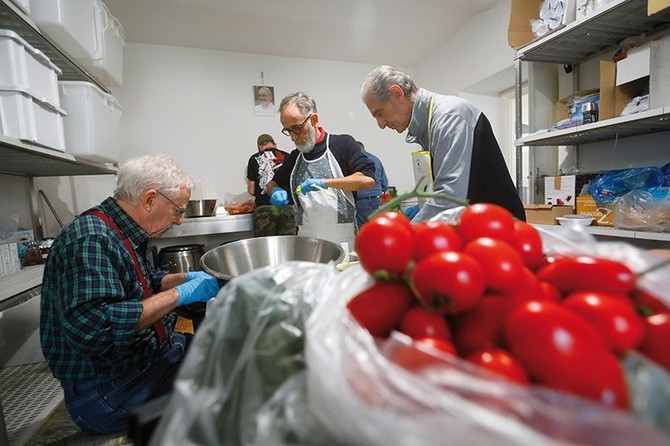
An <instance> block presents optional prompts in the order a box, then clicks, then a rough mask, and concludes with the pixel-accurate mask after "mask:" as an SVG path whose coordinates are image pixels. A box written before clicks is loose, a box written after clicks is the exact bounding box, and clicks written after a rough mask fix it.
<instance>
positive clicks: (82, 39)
mask: <svg viewBox="0 0 670 446" xmlns="http://www.w3.org/2000/svg"><path fill="white" fill-rule="evenodd" d="M100 9H102V6H101V5H100V2H99V1H97V0H30V10H31V12H30V17H31V18H32V19H33V20H34V21H35V23H36V24H37V26H38V27H39V29H40V31H42V32H43V33H44V34H46V35H48V36H49V37H51V39H52V40H53V41H54V42H55V43H56V44H58V45H59V46H60V47H61V48H62V49H63V50H64V51H65V52H67V53H68V54H69V55H70V56H72V57H74V58H75V59H80V58H89V59H90V58H92V57H93V55H94V54H97V53H98V52H99V51H100V35H101V34H102V33H101V32H98V30H97V29H96V16H98V15H99V14H100Z"/></svg>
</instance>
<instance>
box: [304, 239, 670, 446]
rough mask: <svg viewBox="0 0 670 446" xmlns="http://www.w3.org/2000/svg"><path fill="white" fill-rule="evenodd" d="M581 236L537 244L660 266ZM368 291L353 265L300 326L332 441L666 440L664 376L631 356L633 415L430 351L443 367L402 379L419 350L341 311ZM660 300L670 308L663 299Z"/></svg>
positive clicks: (664, 279)
mask: <svg viewBox="0 0 670 446" xmlns="http://www.w3.org/2000/svg"><path fill="white" fill-rule="evenodd" d="M583 235H584V238H583V239H581V240H580V243H579V244H575V245H574V246H573V244H572V243H570V244H569V246H567V247H566V241H565V239H564V238H562V236H556V235H555V234H552V233H547V234H543V238H544V242H545V246H546V247H547V250H549V251H553V250H555V249H556V248H565V251H572V252H575V253H577V252H581V253H585V254H586V253H593V254H600V255H604V256H608V257H610V258H622V257H625V261H626V263H628V264H629V266H631V267H632V268H633V269H635V270H636V271H640V270H643V269H645V268H647V267H649V266H651V265H653V264H654V263H655V262H657V261H658V258H657V257H655V256H653V255H651V254H648V253H646V252H643V251H640V250H637V249H635V248H633V247H630V246H629V247H628V249H622V247H621V246H620V245H619V244H615V245H608V244H605V243H597V242H596V241H595V240H594V239H593V238H592V237H590V236H589V235H588V234H586V233H584V234H583ZM619 251H623V252H619ZM370 284H371V282H370V277H369V275H368V274H367V273H366V272H364V271H363V269H362V268H361V267H360V266H359V265H357V266H354V267H351V268H349V269H347V270H345V271H344V272H343V273H342V275H341V276H340V277H339V280H338V281H337V283H336V284H335V286H334V287H333V288H332V289H330V290H329V292H328V295H327V296H326V297H325V298H324V299H323V300H322V301H321V302H320V304H319V305H318V306H317V308H316V309H315V310H314V313H313V314H312V316H311V317H310V319H309V320H308V323H307V328H306V331H307V343H306V347H305V348H306V351H305V356H306V360H307V385H308V388H307V397H308V401H309V403H310V407H311V410H312V413H313V414H314V415H315V417H316V418H318V420H319V422H320V423H321V424H322V425H323V426H324V428H325V429H326V430H327V432H329V434H330V435H331V436H333V437H334V438H336V439H337V440H338V441H339V442H341V443H343V444H350V445H357V444H365V445H388V444H420V445H422V446H423V445H443V444H446V443H448V444H454V445H461V444H462V445H472V444H496V445H537V444H543V445H558V444H561V445H564V444H600V445H608V446H609V445H630V444H645V445H650V444H654V445H667V444H668V442H669V441H670V425H669V424H668V419H669V418H670V394H669V392H668V391H667V390H664V391H659V389H668V388H670V376H669V374H668V373H667V372H665V371H664V370H662V369H660V367H658V366H656V365H655V364H653V363H652V362H651V361H648V360H646V359H645V358H643V357H641V356H640V355H635V354H632V355H629V356H628V357H627V358H626V359H625V360H624V362H623V365H624V367H625V370H626V376H627V380H628V381H629V390H630V392H631V406H632V409H631V411H621V410H613V409H608V408H606V407H604V406H601V405H599V404H597V403H595V402H592V401H590V400H586V399H582V398H579V397H576V396H573V395H570V394H567V393H563V392H557V391H554V390H551V389H548V388H546V387H542V386H537V385H531V386H529V387H525V386H521V385H517V384H515V383H512V382H510V381H506V380H503V379H500V378H495V377H493V376H492V375H490V374H488V373H486V371H485V370H483V369H481V368H478V367H473V365H472V364H470V363H468V362H466V361H463V360H461V359H459V358H457V357H455V356H451V355H446V354H441V353H440V352H436V351H428V350H423V353H424V354H430V355H432V356H434V357H435V358H438V359H439V360H440V361H442V362H443V365H444V366H443V367H439V368H435V367H429V368H426V369H424V370H423V371H419V372H417V371H409V370H407V369H406V368H404V367H401V366H400V365H399V364H400V361H399V360H398V356H397V355H398V352H403V355H406V354H407V351H408V349H409V350H410V351H415V352H416V351H417V350H420V347H417V346H416V345H414V344H412V342H411V340H410V339H409V338H407V337H406V336H404V335H401V334H398V333H395V334H392V335H391V336H390V337H389V338H387V339H383V340H380V339H375V338H373V337H372V336H371V335H370V333H369V332H368V331H367V330H365V329H363V328H362V327H361V326H360V325H358V323H357V322H356V321H354V320H353V319H352V318H351V317H350V316H349V313H348V311H347V310H346V303H347V302H348V301H349V300H350V299H351V298H352V297H353V296H355V295H356V294H357V293H358V292H360V291H362V290H364V289H365V288H367V287H368V286H369V285H370ZM645 284H646V285H647V286H650V287H653V288H652V289H656V290H659V289H665V290H670V274H668V269H667V268H666V269H665V270H658V271H656V274H650V275H649V276H648V277H645ZM657 287H658V288H657ZM660 297H661V298H662V299H664V300H666V303H670V296H668V295H667V292H665V294H664V295H662V296H660ZM585 373H588V372H587V371H585ZM654 425H655V426H656V427H654ZM663 429H665V436H664V434H663V433H662V432H661V430H663Z"/></svg>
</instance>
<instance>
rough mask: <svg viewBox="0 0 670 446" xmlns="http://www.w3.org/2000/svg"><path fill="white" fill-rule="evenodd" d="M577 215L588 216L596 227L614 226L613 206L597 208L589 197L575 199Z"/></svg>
mask: <svg viewBox="0 0 670 446" xmlns="http://www.w3.org/2000/svg"><path fill="white" fill-rule="evenodd" d="M576 213H577V214H578V215H588V216H591V217H593V218H594V219H595V220H594V221H593V224H594V225H596V226H614V206H598V204H597V203H596V201H595V200H594V199H593V197H592V196H591V195H588V194H587V195H580V196H579V197H577V212H576Z"/></svg>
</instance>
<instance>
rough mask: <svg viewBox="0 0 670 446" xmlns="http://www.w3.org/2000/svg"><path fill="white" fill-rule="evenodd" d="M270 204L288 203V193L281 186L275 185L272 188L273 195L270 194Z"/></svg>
mask: <svg viewBox="0 0 670 446" xmlns="http://www.w3.org/2000/svg"><path fill="white" fill-rule="evenodd" d="M270 204H271V205H272V206H283V205H285V204H288V194H287V193H286V191H285V190H284V189H282V188H281V187H275V188H274V189H272V195H270Z"/></svg>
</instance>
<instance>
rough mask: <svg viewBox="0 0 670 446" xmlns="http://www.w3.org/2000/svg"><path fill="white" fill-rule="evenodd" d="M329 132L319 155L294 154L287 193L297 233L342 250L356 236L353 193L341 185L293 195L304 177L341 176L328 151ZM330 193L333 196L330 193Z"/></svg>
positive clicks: (349, 246) (348, 248)
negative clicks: (338, 246)
mask: <svg viewBox="0 0 670 446" xmlns="http://www.w3.org/2000/svg"><path fill="white" fill-rule="evenodd" d="M329 143H330V135H326V150H325V152H324V153H323V155H321V156H320V157H319V158H317V159H315V160H311V161H310V160H307V159H305V157H304V155H303V154H302V153H301V154H300V155H298V159H297V160H296V163H295V166H294V167H293V171H292V172H291V182H290V184H291V194H292V195H293V202H294V203H296V206H297V212H296V222H297V224H298V235H302V236H305V237H315V238H320V239H324V240H330V241H331V242H334V243H337V244H338V245H342V243H346V244H347V246H346V247H345V251H346V252H347V253H348V252H349V251H350V250H352V249H354V240H355V237H356V204H355V201H354V194H353V193H352V192H351V191H347V190H342V189H326V190H317V191H314V192H308V193H307V194H300V195H297V194H296V193H295V189H296V187H298V186H300V184H302V182H303V181H305V180H306V179H308V178H318V179H321V178H324V179H325V178H342V177H343V176H344V175H343V174H342V169H340V165H339V164H338V163H337V160H336V159H335V157H334V156H333V153H332V152H331V151H330V146H329ZM332 194H334V195H335V196H334V197H333V195H332Z"/></svg>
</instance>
